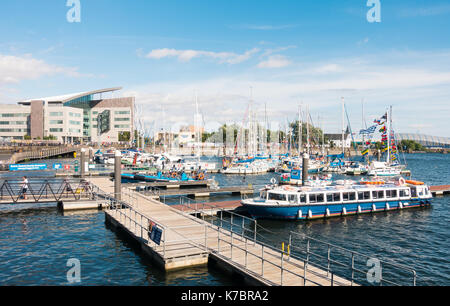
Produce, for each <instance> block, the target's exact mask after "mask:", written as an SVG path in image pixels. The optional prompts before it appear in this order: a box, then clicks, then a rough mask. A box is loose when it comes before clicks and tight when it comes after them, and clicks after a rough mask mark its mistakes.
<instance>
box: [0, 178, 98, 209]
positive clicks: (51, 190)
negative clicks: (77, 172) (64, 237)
mask: <svg viewBox="0 0 450 306" xmlns="http://www.w3.org/2000/svg"><path fill="white" fill-rule="evenodd" d="M22 186H23V182H22V181H19V180H14V179H12V180H11V179H5V180H2V182H1V185H0V200H5V199H7V200H9V201H11V203H12V204H16V203H18V202H19V201H20V200H21V198H22V197H23V196H24V194H23V192H22V191H23V189H22ZM27 187H28V188H27V191H26V195H28V196H30V201H34V202H36V203H37V202H41V201H43V200H47V201H48V200H53V201H55V202H59V201H61V200H62V199H64V198H65V199H68V198H70V197H73V199H74V200H80V199H81V198H83V197H84V198H89V199H90V198H91V197H92V192H91V189H90V185H89V183H87V182H86V181H84V180H74V179H45V180H42V181H38V182H36V181H32V180H30V181H29V182H28V184H27ZM27 200H28V199H27Z"/></svg>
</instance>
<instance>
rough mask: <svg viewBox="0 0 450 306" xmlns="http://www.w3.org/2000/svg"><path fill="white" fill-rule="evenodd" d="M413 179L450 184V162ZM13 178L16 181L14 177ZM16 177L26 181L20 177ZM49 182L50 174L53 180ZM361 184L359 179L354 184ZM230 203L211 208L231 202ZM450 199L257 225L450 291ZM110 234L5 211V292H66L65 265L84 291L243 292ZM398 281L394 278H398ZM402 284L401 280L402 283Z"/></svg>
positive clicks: (442, 159)
mask: <svg viewBox="0 0 450 306" xmlns="http://www.w3.org/2000/svg"><path fill="white" fill-rule="evenodd" d="M405 157H406V162H407V163H408V168H409V169H410V170H411V172H412V177H413V178H414V179H418V180H422V181H425V182H427V183H428V184H430V185H445V184H448V183H449V181H450V169H449V167H448V165H449V164H450V156H449V155H441V154H410V155H406V156H405ZM9 175H12V174H9ZM14 175H16V176H19V179H20V176H21V175H23V173H17V174H14ZM48 175H50V176H51V173H50V174H48ZM29 176H31V175H29ZM212 176H214V177H215V179H216V180H217V181H218V182H219V184H220V186H236V185H242V184H252V185H253V186H263V185H264V184H268V183H269V181H270V178H272V177H274V176H276V175H275V174H266V175H260V176H250V175H249V176H246V177H245V179H244V178H243V177H239V176H222V175H221V174H214V175H212ZM356 179H358V178H356ZM229 199H230V197H228V196H220V197H214V198H210V199H205V201H220V200H229ZM448 203H449V198H448V197H438V198H435V199H433V206H432V208H427V209H413V210H406V211H401V212H389V213H377V214H374V215H370V214H369V215H363V216H349V217H344V218H334V219H327V220H317V221H311V222H302V221H300V222H286V221H267V220H265V221H259V222H258V223H259V224H260V225H261V226H263V227H264V228H266V229H268V230H269V231H266V232H264V233H263V235H264V237H265V239H266V241H268V242H270V243H272V244H273V245H276V246H281V243H282V242H287V241H288V240H287V239H288V237H289V232H291V231H292V232H297V233H304V234H306V235H308V236H311V237H313V238H316V239H320V240H322V241H325V242H328V243H332V244H334V245H337V246H340V247H343V248H347V249H350V250H353V251H356V252H359V253H363V254H367V255H371V256H372V257H374V258H378V259H380V260H393V261H395V262H397V263H399V264H402V265H405V266H408V267H410V268H412V269H414V270H416V272H417V285H423V286H432V285H438V286H441V285H447V286H448V285H450V277H449V275H450V261H449V258H450V239H449V236H450V228H449V221H450V212H449V210H448V207H447V205H448ZM121 238H122V237H121V236H120V235H118V234H117V233H115V232H113V231H111V230H110V229H109V228H107V227H106V226H105V223H104V214H103V213H101V212H98V213H97V212H94V213H73V214H64V215H63V214H61V213H59V212H57V211H56V209H55V208H54V207H49V208H46V209H40V210H26V211H11V210H5V209H2V210H1V211H0V285H68V283H67V278H66V273H67V271H68V270H69V269H70V268H69V267H67V265H66V264H67V260H68V259H70V258H77V259H78V260H80V263H81V283H80V284H81V285H138V286H140V285H143V286H147V285H151V286H159V285H168V286H171V285H188V286H189V285H192V286H213V285H219V286H221V285H239V284H238V283H236V281H235V280H234V279H232V278H230V277H228V276H226V275H223V274H222V273H221V272H220V271H219V270H215V268H213V267H201V268H195V269H188V270H182V271H178V272H172V273H168V274H166V273H164V272H162V271H161V270H159V269H158V268H157V267H155V266H154V265H153V264H152V263H151V262H148V261H147V260H146V259H145V257H144V256H142V254H140V253H139V251H137V249H136V248H134V247H133V245H130V244H129V243H127V242H126V240H124V239H121ZM394 277H395V275H394ZM399 277H400V276H399Z"/></svg>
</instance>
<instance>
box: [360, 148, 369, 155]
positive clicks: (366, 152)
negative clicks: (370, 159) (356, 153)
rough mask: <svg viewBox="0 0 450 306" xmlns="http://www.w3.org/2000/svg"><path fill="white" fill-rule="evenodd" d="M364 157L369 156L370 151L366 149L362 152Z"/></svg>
mask: <svg viewBox="0 0 450 306" xmlns="http://www.w3.org/2000/svg"><path fill="white" fill-rule="evenodd" d="M361 153H362V156H366V155H367V154H369V149H366V150H364V151H362V152H361Z"/></svg>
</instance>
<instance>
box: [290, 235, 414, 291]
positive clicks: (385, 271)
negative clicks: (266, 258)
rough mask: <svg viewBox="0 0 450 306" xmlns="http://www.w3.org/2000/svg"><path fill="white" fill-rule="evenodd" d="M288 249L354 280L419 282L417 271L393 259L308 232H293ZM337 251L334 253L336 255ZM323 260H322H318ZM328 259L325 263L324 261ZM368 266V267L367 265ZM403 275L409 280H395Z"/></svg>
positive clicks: (330, 271)
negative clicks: (320, 238) (333, 242)
mask: <svg viewBox="0 0 450 306" xmlns="http://www.w3.org/2000/svg"><path fill="white" fill-rule="evenodd" d="M288 250H289V253H290V252H294V253H295V254H297V255H300V256H302V258H303V259H304V260H305V262H306V264H307V265H308V264H314V265H315V266H317V267H319V268H322V269H324V270H326V271H327V273H336V272H338V271H339V272H341V274H345V276H346V277H348V278H350V279H351V282H352V284H354V283H355V282H358V283H361V282H362V281H364V280H365V281H367V283H368V284H370V285H379V286H382V285H387V286H404V285H412V286H416V281H417V274H416V271H415V270H414V269H412V268H410V267H407V266H404V265H401V264H397V263H395V262H392V261H387V260H379V259H378V258H376V257H375V256H369V255H365V254H361V253H359V252H355V251H352V250H349V249H346V248H343V247H340V246H336V245H333V244H331V243H328V242H324V241H321V240H319V239H315V238H312V237H309V236H307V235H305V234H301V233H297V232H290V234H289V244H288ZM333 255H334V257H333ZM318 261H320V263H319V262H318ZM324 262H325V263H326V265H324V264H323V263H324ZM368 268H369V269H368ZM399 276H403V277H404V278H405V279H406V281H405V282H403V283H401V281H400V282H399V281H394V280H392V279H393V278H395V279H399Z"/></svg>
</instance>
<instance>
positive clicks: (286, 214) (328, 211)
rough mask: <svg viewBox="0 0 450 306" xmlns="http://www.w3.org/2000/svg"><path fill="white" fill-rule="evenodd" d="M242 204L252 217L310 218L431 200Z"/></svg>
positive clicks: (417, 204) (412, 205) (390, 208)
mask: <svg viewBox="0 0 450 306" xmlns="http://www.w3.org/2000/svg"><path fill="white" fill-rule="evenodd" d="M242 205H243V207H244V208H246V210H247V211H248V213H249V214H250V215H251V216H252V218H254V219H280V220H310V219H318V218H332V217H340V216H346V215H355V214H364V213H375V212H386V211H393V210H401V209H409V208H417V207H425V206H429V205H431V200H429V199H420V200H419V199H413V200H401V201H382V202H359V203H348V204H347V203H346V204H342V203H341V204H323V205H273V206H272V205H266V204H248V203H246V202H245V201H243V202H242ZM374 208H375V210H374Z"/></svg>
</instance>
